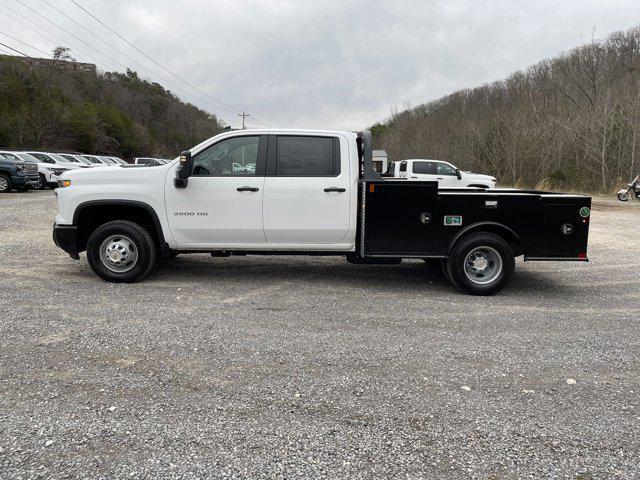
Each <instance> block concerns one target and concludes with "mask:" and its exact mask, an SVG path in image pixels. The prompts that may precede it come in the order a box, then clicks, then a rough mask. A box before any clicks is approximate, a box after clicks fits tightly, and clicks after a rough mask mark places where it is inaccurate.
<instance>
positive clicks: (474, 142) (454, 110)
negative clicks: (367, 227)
mask: <svg viewBox="0 0 640 480" xmlns="http://www.w3.org/2000/svg"><path fill="white" fill-rule="evenodd" d="M373 131H374V135H375V141H376V144H377V145H378V146H379V147H381V148H385V149H386V150H387V152H388V153H389V154H390V157H391V159H393V160H399V159H402V158H434V159H444V160H447V161H450V162H452V163H454V164H457V165H458V166H460V167H461V168H463V169H473V170H475V171H478V172H481V173H488V174H492V175H495V176H496V177H498V179H499V180H500V181H501V182H502V183H503V184H511V185H522V186H531V187H533V186H536V185H543V186H545V187H550V188H575V189H579V190H601V191H608V190H611V189H612V188H615V187H616V186H619V185H620V184H621V183H623V182H624V181H626V180H627V179H629V177H631V176H632V175H635V173H637V172H636V171H640V160H638V155H639V154H640V28H636V29H633V30H630V31H627V32H623V33H616V34H614V35H612V36H610V37H609V38H608V39H607V40H605V41H601V42H593V43H590V44H586V45H583V46H581V47H579V48H576V49H574V50H572V51H570V52H568V53H566V54H563V55H560V56H558V57H556V58H554V59H550V60H545V61H542V62H540V63H538V64H536V65H534V66H532V67H531V68H529V69H528V70H527V71H525V72H516V73H514V74H513V75H511V76H510V77H509V78H507V79H505V80H502V81H498V82H495V83H492V84H490V85H484V86H481V87H479V88H474V89H471V90H463V91H459V92H456V93H453V94H451V95H449V96H446V97H444V98H441V99H439V100H436V101H433V102H430V103H426V104H424V105H420V106H418V107H416V108H413V109H410V110H406V111H403V112H401V113H397V114H395V115H392V117H391V118H390V119H389V121H388V122H385V123H384V124H378V125H375V126H374V127H373Z"/></svg>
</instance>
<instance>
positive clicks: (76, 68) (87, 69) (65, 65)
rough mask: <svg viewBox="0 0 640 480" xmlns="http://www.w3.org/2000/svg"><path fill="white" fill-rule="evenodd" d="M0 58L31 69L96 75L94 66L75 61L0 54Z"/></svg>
mask: <svg viewBox="0 0 640 480" xmlns="http://www.w3.org/2000/svg"><path fill="white" fill-rule="evenodd" d="M0 58H15V59H16V60H20V61H21V62H24V63H26V64H27V65H30V66H31V67H33V68H57V69H60V70H67V71H72V72H84V73H92V74H93V75H95V74H96V66H95V65H94V64H93V63H82V62H76V61H75V60H73V61H68V60H61V59H57V60H53V59H51V58H30V57H19V56H17V55H2V54H0Z"/></svg>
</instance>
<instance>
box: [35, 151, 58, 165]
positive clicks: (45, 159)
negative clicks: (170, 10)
mask: <svg viewBox="0 0 640 480" xmlns="http://www.w3.org/2000/svg"><path fill="white" fill-rule="evenodd" d="M31 155H33V156H34V157H36V158H37V159H38V160H40V161H41V162H44V163H56V162H54V161H53V159H51V158H50V157H49V155H45V154H44V153H32V154H31Z"/></svg>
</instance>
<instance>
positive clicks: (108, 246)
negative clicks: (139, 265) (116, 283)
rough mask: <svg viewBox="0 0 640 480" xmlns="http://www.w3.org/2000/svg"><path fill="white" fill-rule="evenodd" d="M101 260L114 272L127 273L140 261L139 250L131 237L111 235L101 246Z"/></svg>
mask: <svg viewBox="0 0 640 480" xmlns="http://www.w3.org/2000/svg"><path fill="white" fill-rule="evenodd" d="M100 260H101V261H102V264H103V265H104V266H105V267H107V268H108V269H109V270H111V271H112V272H116V273H125V272H128V271H129V270H131V269H132V268H133V267H134V266H135V265H136V261H137V260H138V249H137V248H136V244H135V243H133V240H131V239H130V238H129V237H126V236H124V235H111V236H110V237H108V238H107V239H106V240H105V241H104V242H102V245H101V246H100Z"/></svg>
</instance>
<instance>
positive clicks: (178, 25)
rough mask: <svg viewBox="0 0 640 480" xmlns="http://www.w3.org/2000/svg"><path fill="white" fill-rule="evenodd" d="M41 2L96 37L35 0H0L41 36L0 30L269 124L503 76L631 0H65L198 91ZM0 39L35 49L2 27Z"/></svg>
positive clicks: (317, 119)
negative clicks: (129, 71)
mask: <svg viewBox="0 0 640 480" xmlns="http://www.w3.org/2000/svg"><path fill="white" fill-rule="evenodd" d="M47 1H48V2H49V3H50V4H51V5H53V6H54V7H55V8H57V9H59V10H60V11H61V12H63V13H65V14H66V15H68V16H69V17H71V18H72V19H74V20H77V21H78V22H80V23H81V24H82V25H83V26H84V27H85V28H87V29H88V30H89V31H91V32H93V33H94V34H95V35H97V37H99V38H96V37H94V36H92V35H91V34H90V33H89V32H88V31H86V30H83V28H82V27H81V26H79V25H78V24H75V23H74V22H73V21H71V20H69V19H68V18H65V17H64V16H63V15H62V14H61V13H60V12H58V11H56V10H55V9H53V8H52V7H51V6H49V5H47V4H46V3H45V0H0V12H6V13H7V14H9V15H11V16H12V17H14V18H16V19H18V20H20V21H22V22H24V23H26V24H27V25H30V26H31V27H32V28H35V29H36V30H38V31H40V33H43V34H45V35H47V36H48V37H49V40H47V39H45V38H43V37H41V36H39V35H38V34H37V33H35V32H33V31H31V30H29V29H28V28H26V27H25V26H23V25H21V24H18V23H16V22H15V21H14V20H12V19H11V18H9V17H7V16H6V15H5V13H2V14H0V18H1V19H2V21H1V22H0V26H1V27H0V32H3V33H6V34H10V35H12V36H14V37H15V38H16V39H18V40H22V41H23V42H26V43H28V44H29V45H31V46H33V47H36V48H39V49H41V50H44V51H50V50H51V49H52V47H53V46H54V45H53V43H52V41H51V40H54V41H55V43H57V44H64V45H66V46H69V47H71V48H72V54H74V56H75V57H76V58H77V59H78V60H81V61H85V60H86V61H91V62H92V63H97V64H98V66H99V68H101V69H108V70H119V71H122V70H123V68H122V66H120V65H118V64H117V63H115V62H114V61H113V60H116V61H118V62H119V63H121V64H123V65H126V66H130V67H131V68H132V69H133V70H137V71H138V72H139V73H140V75H141V76H143V77H146V78H148V79H152V80H154V81H158V82H159V83H161V84H163V85H164V86H165V87H166V88H168V89H170V90H172V91H174V92H175V93H176V94H178V95H179V96H180V97H181V98H183V99H184V100H187V101H190V102H192V103H194V104H196V105H198V106H201V107H203V108H204V109H206V110H208V111H211V112H212V113H215V114H217V115H219V116H220V117H221V118H223V119H224V120H225V121H227V123H230V124H232V125H234V126H237V125H238V124H239V122H240V121H241V120H240V118H239V117H238V116H237V113H238V112H241V111H243V110H246V111H247V112H249V113H250V114H251V115H253V116H254V117H255V118H256V119H257V120H258V121H260V122H262V123H263V124H266V125H268V126H269V127H296V128H297V127H300V128H314V127H316V128H340V129H342V128H344V129H360V128H364V127H367V126H370V125H371V124H373V123H375V122H377V121H380V120H384V119H385V118H386V117H388V116H389V114H390V112H391V111H392V109H394V108H401V107H402V106H403V105H405V104H409V105H412V106H415V105H419V104H420V103H424V102H426V101H428V100H432V99H436V98H438V97H441V96H443V95H446V94H447V93H450V92H453V91H455V90H458V89H460V88H465V87H473V86H476V85H481V84H483V83H486V82H489V81H492V80H496V79H500V78H503V77H505V76H507V75H509V74H510V73H511V72H513V71H515V70H517V69H522V68H526V67H527V66H528V65H531V64H533V63H535V62H537V61H538V60H541V59H543V58H547V57H551V56H554V55H556V54H558V53H559V52H562V51H564V50H568V49H571V48H572V47H575V46H577V45H579V44H581V43H584V42H587V41H589V40H590V39H591V38H592V37H593V36H595V37H596V38H602V37H605V36H606V35H608V34H609V33H611V32H614V31H617V30H624V29H628V28H631V27H634V26H636V25H638V24H640V1H639V0H442V1H438V0H416V1H401V0H394V1H388V2H380V1H372V0H362V1H321V0H316V1H305V0H297V1H284V0H269V1H264V0H258V1H242V0H222V1H218V0H172V1H164V0H76V2H77V3H79V4H80V5H82V6H83V7H85V8H86V9H87V10H88V11H90V12H91V13H93V14H94V15H95V16H96V17H98V18H99V19H101V20H102V21H103V22H104V23H106V24H107V25H109V26H110V27H112V28H113V29H114V30H115V31H117V32H118V33H120V34H121V35H122V36H124V37H125V38H126V39H128V40H129V41H131V43H133V44H134V45H136V46H137V47H138V48H139V49H140V50H142V51H143V52H145V53H147V54H148V55H149V56H150V57H152V58H153V59H154V60H156V61H157V62H158V63H160V64H161V65H162V66H164V67H165V68H166V69H167V70H170V71H171V72H173V73H175V74H179V75H180V76H182V77H183V78H184V79H185V80H186V81H188V82H189V83H190V84H191V85H194V86H195V87H196V88H197V89H199V90H200V92H198V91H194V90H193V89H192V88H191V87H189V86H187V85H185V84H184V83H182V82H181V81H180V80H179V79H177V78H175V77H172V76H171V74H169V73H167V72H166V71H163V70H162V69H161V68H160V67H159V66H158V65H157V64H154V63H153V62H152V61H150V60H149V59H147V58H145V57H144V56H142V55H141V54H140V53H139V52H137V51H135V50H134V49H132V48H131V47H130V46H129V45H127V44H126V43H124V42H123V41H122V40H120V39H118V38H117V37H115V36H114V35H113V34H112V33H110V32H109V31H108V30H106V29H105V28H104V27H102V26H101V25H99V24H98V23H96V22H95V21H94V20H93V19H91V18H90V17H89V16H87V14H86V13H84V12H83V11H82V10H80V9H79V8H78V6H76V5H74V4H73V3H72V1H71V0H47ZM21 2H22V3H23V4H24V5H22V4H21ZM25 5H26V6H29V7H31V8H32V9H33V10H35V11H36V12H38V13H39V14H40V15H42V16H44V17H46V18H48V19H50V20H51V21H53V22H54V23H56V24H57V25H59V26H61V27H63V28H64V29H66V30H68V32H70V33H71V34H73V35H75V36H76V37H78V38H79V39H80V40H78V38H74V37H73V36H71V35H69V34H67V33H65V32H63V31H62V30H60V29H58V28H57V27H55V26H54V25H52V24H51V23H48V22H47V20H45V19H44V18H43V17H41V16H38V15H37V14H36V13H34V12H33V11H30V10H29V9H28V8H27V7H26V6H25ZM7 6H9V7H10V8H12V9H13V10H14V11H11V10H9V9H8V8H7ZM15 12H18V14H20V15H23V16H24V17H26V18H27V19H28V20H25V18H24V17H20V16H18V14H17V13H15ZM54 36H55V37H58V38H59V39H62V40H64V42H62V41H59V40H58V39H57V38H53V37H54ZM81 40H82V41H84V42H85V43H84V44H83V43H82V42H81ZM0 42H2V43H5V44H7V45H10V46H12V47H14V48H16V49H18V50H21V51H23V52H24V53H27V54H30V55H33V56H43V55H42V53H39V52H37V51H35V50H33V49H31V48H30V47H27V46H25V45H24V44H20V43H19V42H18V41H16V40H14V39H11V38H8V37H6V36H3V35H0ZM87 44H88V45H87ZM90 46H92V47H95V48H96V49H98V50H100V52H102V53H104V54H107V55H108V56H109V57H111V58H112V59H113V60H112V59H108V58H106V57H105V56H103V55H102V54H100V53H98V52H96V51H95V50H93V49H91V48H90ZM112 47H115V48H116V49H118V50H120V52H122V53H120V52H118V51H116V50H114V49H113V48H112ZM0 48H3V47H1V46H0ZM81 52H82V53H81ZM123 53H124V54H125V55H127V56H129V57H131V58H132V59H134V60H136V61H137V62H139V63H140V64H141V65H143V66H146V67H147V70H145V69H143V68H141V67H140V66H139V65H137V64H135V63H133V62H132V61H131V60H130V59H128V58H126V57H125V56H124V55H123ZM151 72H153V73H151ZM160 77H161V78H163V79H164V80H161V79H160ZM170 83H172V84H173V85H171V84H170ZM176 87H179V88H176ZM202 92H204V93H205V94H206V101H203V100H205V98H203V97H204V95H203V93H202ZM220 106H224V107H227V108H229V110H224V109H221V108H220ZM248 120H249V125H255V126H259V125H258V124H257V123H254V122H255V121H253V120H252V118H251V117H250V118H249V119H248Z"/></svg>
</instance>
